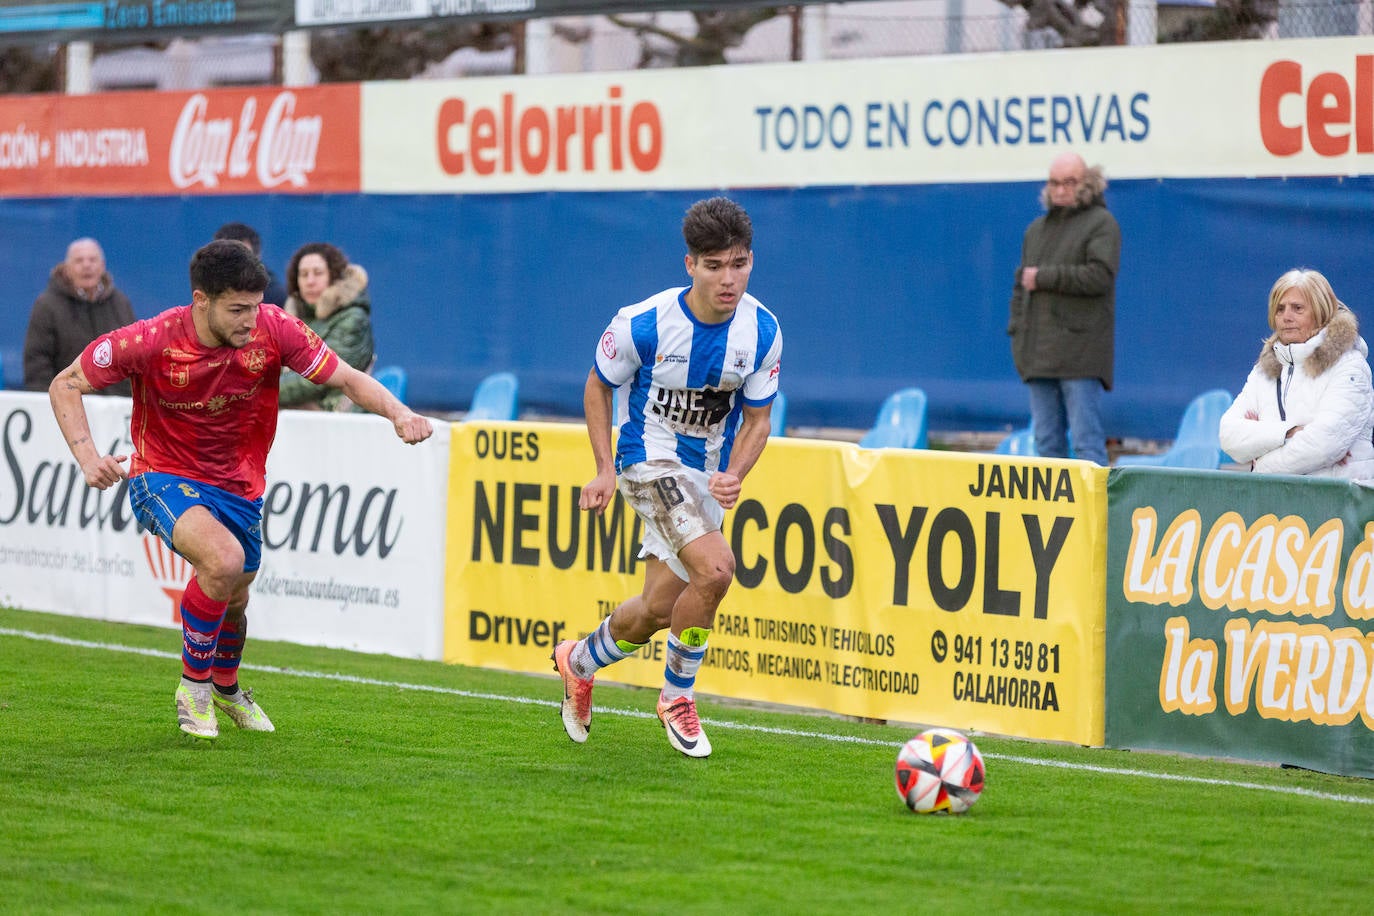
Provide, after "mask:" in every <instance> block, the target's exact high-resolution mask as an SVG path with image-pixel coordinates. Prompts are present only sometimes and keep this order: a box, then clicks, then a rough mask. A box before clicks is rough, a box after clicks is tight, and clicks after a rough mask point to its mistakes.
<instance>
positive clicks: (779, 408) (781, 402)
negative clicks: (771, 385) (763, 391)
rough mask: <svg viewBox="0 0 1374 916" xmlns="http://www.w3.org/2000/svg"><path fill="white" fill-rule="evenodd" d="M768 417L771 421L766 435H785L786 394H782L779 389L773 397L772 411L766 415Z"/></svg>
mask: <svg viewBox="0 0 1374 916" xmlns="http://www.w3.org/2000/svg"><path fill="white" fill-rule="evenodd" d="M768 419H769V421H770V422H771V423H772V428H771V430H770V431H769V433H768V435H770V436H786V435H787V395H785V394H783V393H782V391H781V390H779V391H778V396H777V397H775V398H773V412H772V413H771V414H769V415H768Z"/></svg>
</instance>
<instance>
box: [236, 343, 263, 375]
mask: <svg viewBox="0 0 1374 916" xmlns="http://www.w3.org/2000/svg"><path fill="white" fill-rule="evenodd" d="M240 352H243V351H240ZM243 367H244V368H245V369H247V370H248V371H249V372H251V373H253V374H254V375H257V374H258V373H259V372H261V371H262V370H263V369H265V368H266V367H267V351H266V350H261V349H253V350H249V351H247V352H244V353H243Z"/></svg>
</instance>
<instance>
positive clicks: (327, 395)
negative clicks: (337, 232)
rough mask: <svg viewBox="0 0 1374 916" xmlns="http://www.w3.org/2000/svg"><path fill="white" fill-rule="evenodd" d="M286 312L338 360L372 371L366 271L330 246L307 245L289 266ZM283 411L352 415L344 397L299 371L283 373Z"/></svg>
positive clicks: (298, 252) (326, 244)
mask: <svg viewBox="0 0 1374 916" xmlns="http://www.w3.org/2000/svg"><path fill="white" fill-rule="evenodd" d="M284 308H285V309H286V311H288V312H290V313H291V314H292V315H295V316H296V317H297V318H299V319H301V320H302V321H304V322H305V323H306V324H308V325H309V326H310V328H311V330H313V331H314V332H315V333H316V334H318V335H320V336H321V337H322V338H324V342H325V343H327V344H329V346H330V348H331V349H332V350H333V351H334V352H335V353H337V354H338V355H339V359H341V360H343V361H344V362H346V363H348V364H349V365H350V366H352V367H353V368H354V369H358V370H360V371H362V372H370V371H371V370H372V360H373V355H374V343H373V339H372V313H371V308H372V306H371V303H370V301H369V300H368V295H367V271H365V270H363V268H362V267H361V266H360V265H357V264H350V263H348V258H347V257H346V256H345V255H344V253H343V252H342V251H340V250H339V249H338V248H336V247H335V246H333V245H330V244H329V243H328V242H311V243H309V244H307V245H302V246H301V247H300V248H299V249H297V251H296V253H295V254H293V255H292V256H291V263H290V264H288V265H287V267H286V305H285V306H284ZM280 403H281V406H282V407H297V408H301V409H303V410H350V409H352V406H353V405H352V404H351V403H349V402H348V400H347V399H346V398H344V396H343V392H341V391H337V390H335V389H333V388H323V387H322V386H319V385H315V384H314V383H312V382H309V381H307V380H306V379H303V378H301V377H300V376H299V375H297V374H296V373H294V372H291V371H288V370H283V371H282V374H281V395H280Z"/></svg>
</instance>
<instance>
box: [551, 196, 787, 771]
mask: <svg viewBox="0 0 1374 916" xmlns="http://www.w3.org/2000/svg"><path fill="white" fill-rule="evenodd" d="M682 235H683V238H684V239H685V240H686V242H687V255H686V257H685V259H684V260H685V263H686V267H687V275H688V276H689V277H691V280H692V285H691V286H689V287H686V288H677V289H668V290H664V291H663V292H661V293H659V294H658V295H656V296H651V297H649V298H648V299H645V300H644V301H643V302H640V303H638V304H636V305H631V306H628V307H626V308H623V309H621V310H620V312H619V313H618V314H617V315H616V316H615V318H614V319H613V320H612V321H611V324H610V327H609V328H607V330H606V333H605V334H603V335H602V337H601V343H600V345H599V346H598V347H597V351H596V363H595V365H594V367H593V368H592V371H591V372H590V373H589V374H588V376H587V386H586V391H585V394H584V397H583V402H584V407H585V410H586V417H587V432H588V434H589V435H590V437H591V443H592V454H593V456H594V457H595V459H596V477H594V478H593V479H592V481H591V482H590V483H588V484H587V485H586V486H585V487H584V488H583V489H582V496H581V501H580V504H581V507H582V508H583V509H586V510H589V511H593V512H596V513H598V514H600V513H601V512H603V511H604V510H605V509H606V507H607V505H609V504H610V501H611V499H612V497H613V496H614V495H615V491H616V488H617V485H618V486H619V489H620V492H621V494H623V496H624V497H625V500H626V501H627V502H628V503H629V504H630V505H631V506H633V507H634V510H635V512H636V513H638V515H639V517H640V519H641V521H642V524H643V537H642V543H643V549H642V550H641V552H640V557H641V558H643V559H644V560H645V571H644V588H643V591H642V592H641V593H640V594H638V595H635V596H634V597H633V598H630V599H628V600H626V601H624V602H623V603H621V604H620V605H619V606H618V607H617V608H616V609H615V610H614V611H613V612H612V613H611V615H610V616H609V617H607V618H606V619H605V620H603V621H602V622H601V624H600V626H598V627H597V629H596V630H595V631H594V632H592V633H591V634H590V635H589V636H587V637H586V638H584V639H580V640H577V641H575V642H574V641H572V640H565V641H563V642H560V643H559V644H558V645H557V646H555V647H554V652H553V661H554V668H555V669H556V670H557V671H558V673H559V674H560V675H562V677H563V705H562V717H563V727H564V728H565V729H566V730H567V732H568V737H570V738H572V740H573V741H576V742H578V743H579V744H580V743H582V742H584V741H586V740H587V730H588V729H589V728H590V727H591V723H592V681H593V679H594V678H595V676H596V672H597V671H598V670H599V669H601V668H604V667H605V666H607V665H610V664H613V663H614V662H617V661H620V660H621V659H622V658H627V657H628V656H630V655H631V654H633V653H634V652H635V651H636V650H638V649H639V648H640V647H642V646H643V645H645V644H646V643H648V642H649V640H650V639H652V638H653V636H654V634H655V633H657V632H658V631H659V630H662V629H663V628H664V627H667V628H668V646H667V663H666V664H665V666H664V672H663V678H664V684H663V691H662V693H660V694H659V698H658V718H659V719H660V720H661V721H662V723H663V727H664V729H665V731H666V732H667V735H668V743H669V744H671V745H672V746H673V747H674V748H675V749H677V750H678V751H681V752H682V753H683V754H686V755H687V756H688V757H705V756H707V755H709V754H710V753H711V742H710V741H709V740H708V739H707V737H706V734H705V733H704V732H703V731H702V729H701V722H700V720H699V719H698V717H697V707H696V698H695V695H694V693H693V688H694V686H695V683H696V676H697V670H698V669H699V668H700V667H701V663H702V660H703V659H704V658H705V657H706V639H707V637H708V636H709V635H710V632H711V627H712V625H713V624H714V622H715V617H716V608H717V607H719V606H720V602H721V599H722V598H724V597H725V591H726V589H728V588H729V587H730V582H731V580H732V579H733V578H734V575H735V557H734V554H733V552H732V551H731V549H730V545H729V543H728V542H727V541H726V539H725V536H724V534H722V532H721V523H722V522H723V520H724V518H725V510H726V509H729V508H730V507H732V506H733V505H734V504H735V501H736V500H737V499H739V494H740V482H741V481H742V480H743V479H744V477H745V475H746V474H748V473H749V471H750V469H751V468H753V466H754V463H755V462H756V461H758V459H759V455H760V454H762V452H763V447H764V446H765V445H766V444H767V442H768V432H769V426H770V423H769V418H768V417H769V413H770V412H771V411H772V404H773V399H774V398H775V397H776V396H777V392H778V371H779V369H780V368H781V365H782V332H781V330H780V329H779V328H778V320H777V319H776V318H774V317H773V313H772V312H770V311H768V309H766V308H764V307H763V305H762V304H761V303H760V302H759V301H758V300H757V299H755V298H754V297H753V296H750V295H748V294H747V293H746V292H745V288H746V287H747V286H748V285H749V273H750V271H751V270H752V269H753V267H754V254H753V251H752V250H751V245H752V244H753V227H752V225H751V224H750V221H749V215H748V214H747V213H745V212H744V208H742V207H740V206H739V205H738V204H736V203H735V202H734V201H731V200H728V199H726V198H724V197H714V198H711V199H710V200H703V201H698V202H697V203H695V204H693V205H692V206H691V208H690V209H688V211H687V214H686V216H685V217H684V219H683V221H682ZM622 387H624V388H626V389H627V393H626V392H622V394H626V396H625V397H623V398H622V399H621V400H622V407H621V416H620V417H618V418H617V419H618V420H619V422H620V438H619V441H618V444H617V448H616V450H615V454H614V456H612V453H611V406H612V400H613V399H612V391H613V390H614V389H616V388H622Z"/></svg>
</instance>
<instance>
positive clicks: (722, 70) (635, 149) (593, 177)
mask: <svg viewBox="0 0 1374 916" xmlns="http://www.w3.org/2000/svg"><path fill="white" fill-rule="evenodd" d="M362 110H363V118H362V131H363V136H362V144H361V145H362V188H363V192H364V193H473V192H509V191H542V190H646V189H665V188H730V187H792V186H808V185H849V184H865V185H872V184H925V183H938V182H995V181H1026V180H1034V181H1039V180H1042V179H1043V178H1044V175H1045V171H1046V169H1047V167H1048V163H1049V160H1050V159H1051V158H1053V155H1054V153H1055V152H1057V151H1059V150H1062V149H1074V150H1077V151H1079V152H1081V153H1082V154H1083V155H1084V157H1085V158H1086V159H1087V160H1088V161H1089V162H1090V163H1099V162H1100V163H1103V164H1104V165H1106V167H1107V173H1108V175H1109V176H1110V177H1113V178H1152V177H1252V176H1268V175H1333V174H1335V175H1355V174H1367V173H1369V172H1371V171H1374V53H1371V49H1370V46H1369V40H1368V38H1359V37H1355V38H1321V39H1304V40H1292V41H1237V42H1224V43H1201V44H1171V45H1161V46H1153V47H1128V48H1102V49H1071V50H1063V51H1034V52H1025V51H1018V52H1011V53H996V54H972V55H959V56H953V57H909V58H888V59H876V60H858V61H828V62H820V63H789V64H760V65H734V66H726V67H704V68H681V69H675V70H657V71H637V72H620V73H588V74H571V75H567V74H564V75H559V76H551V77H533V76H520V77H499V78H489V79H463V80H439V81H433V82H430V81H424V80H411V81H408V82H386V83H367V84H364V85H363V96H362Z"/></svg>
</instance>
